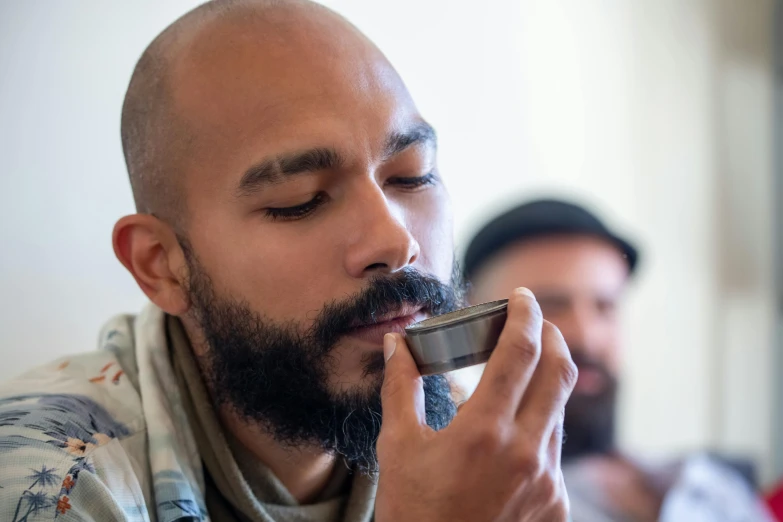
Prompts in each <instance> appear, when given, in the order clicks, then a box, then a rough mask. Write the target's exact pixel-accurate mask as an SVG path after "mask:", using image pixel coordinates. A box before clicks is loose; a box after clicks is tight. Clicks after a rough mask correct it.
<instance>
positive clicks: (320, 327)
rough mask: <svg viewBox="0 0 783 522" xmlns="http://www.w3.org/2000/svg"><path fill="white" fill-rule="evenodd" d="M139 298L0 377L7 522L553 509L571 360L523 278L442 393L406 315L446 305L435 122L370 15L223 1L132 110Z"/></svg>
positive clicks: (415, 516)
mask: <svg viewBox="0 0 783 522" xmlns="http://www.w3.org/2000/svg"><path fill="white" fill-rule="evenodd" d="M122 143H123V150H124V153H125V159H126V162H127V166H128V172H129V175H130V180H131V186H132V189H133V195H134V198H135V202H136V207H137V211H138V212H137V213H136V214H133V215H130V216H126V217H124V218H122V219H120V220H119V221H118V222H117V225H116V227H115V229H114V234H113V245H114V250H115V252H116V255H117V257H118V259H119V260H120V262H121V263H122V264H123V265H124V266H125V267H126V268H127V270H128V271H129V272H130V274H131V275H132V276H133V277H134V279H135V280H136V282H137V283H138V285H139V287H140V288H141V289H142V290H143V291H144V293H145V294H146V295H147V296H148V297H149V299H150V301H151V303H150V305H149V306H148V307H147V308H146V309H145V310H144V311H143V312H141V314H139V315H138V316H119V317H115V318H114V319H112V320H110V321H109V322H108V323H107V324H106V326H105V328H104V329H103V330H102V332H101V334H100V350H98V351H96V352H92V353H86V354H81V355H75V356H73V357H67V358H65V359H61V360H59V361H54V362H51V363H48V364H45V365H43V366H41V367H40V368H38V369H36V370H33V371H31V372H29V373H27V374H25V375H23V376H21V377H20V378H18V379H16V380H14V381H12V382H8V383H4V384H3V385H1V386H0V486H1V487H2V489H0V520H11V521H13V522H19V521H22V520H28V519H33V518H35V519H41V518H47V519H51V518H55V517H56V518H58V519H60V520H96V521H114V520H132V521H142V520H143V521H147V520H158V521H161V522H170V521H175V520H176V521H181V520H188V521H193V520H210V519H211V520H216V521H243V522H244V521H264V522H269V521H286V522H287V521H291V522H293V521H316V520H317V521H327V522H331V521H350V522H358V521H369V520H373V519H374V520H376V521H379V522H391V521H428V522H433V521H434V522H439V521H443V522H446V521H449V522H452V521H459V520H464V521H468V520H469V521H472V522H489V521H546V522H552V521H562V520H566V518H567V516H568V509H569V508H568V499H567V495H566V492H565V489H564V486H563V478H562V473H561V471H560V446H561V442H562V435H561V434H562V419H561V415H562V410H563V408H564V406H565V403H566V401H567V398H568V396H569V394H570V392H571V389H572V387H573V385H574V382H575V381H576V368H575V366H574V364H573V362H572V361H571V359H570V356H569V353H568V349H567V347H566V345H565V343H564V341H563V339H562V336H561V335H560V334H559V332H558V331H557V329H556V328H554V327H553V326H552V325H551V324H549V323H547V322H546V321H544V320H543V319H542V316H541V312H540V309H539V307H538V305H537V303H536V301H535V298H534V297H533V295H532V294H531V293H530V292H529V291H528V290H526V289H516V290H514V291H513V292H510V304H509V318H508V322H507V325H506V328H505V330H504V331H503V334H502V336H501V338H500V340H499V342H498V345H497V349H496V350H495V352H494V353H493V355H492V358H491V359H490V361H489V364H488V367H487V370H486V373H485V376H484V378H483V380H482V382H481V384H480V385H479V389H478V391H476V393H475V394H474V396H473V397H472V398H471V399H470V400H469V401H468V403H467V404H464V405H463V407H462V408H460V410H459V412H458V413H457V411H456V408H455V406H454V404H453V402H452V400H451V395H450V389H449V386H448V383H447V381H446V380H445V379H444V377H443V376H432V377H425V378H422V377H421V375H420V374H419V372H418V370H417V368H416V365H415V364H414V362H413V359H412V357H411V355H410V353H409V351H408V347H407V346H406V343H405V341H404V339H403V338H402V336H401V335H400V334H401V333H402V331H403V329H404V327H405V326H406V325H408V324H410V323H412V322H414V321H417V320H419V319H422V318H425V317H427V316H429V315H432V314H437V313H441V312H445V311H448V310H452V309H454V308H456V307H457V306H459V303H460V295H461V292H460V288H459V285H458V284H457V283H456V281H457V280H458V276H456V275H455V274H454V268H455V267H454V260H453V242H452V216H451V209H450V206H449V198H448V194H447V192H446V189H445V186H444V181H445V173H441V172H439V170H438V168H437V162H436V155H435V152H436V141H435V132H434V131H433V129H432V128H431V127H430V125H428V124H427V122H426V121H425V120H424V119H423V117H422V116H421V115H420V114H419V112H418V111H417V109H416V106H415V105H414V103H413V101H412V100H411V98H410V95H409V94H408V92H407V90H406V88H405V86H404V84H403V82H402V80H401V79H400V78H399V76H398V75H397V73H396V72H395V71H394V69H393V68H392V66H391V65H390V64H389V63H388V62H387V60H386V59H385V58H384V56H383V55H382V54H381V53H380V51H379V50H378V49H377V48H375V47H374V46H373V45H372V43H370V42H369V41H368V40H367V39H366V38H365V37H364V36H363V35H362V34H361V33H359V31H357V30H356V29H355V28H354V27H353V26H351V25H350V24H349V23H347V22H346V21H345V20H344V19H342V18H341V17H339V16H338V15H336V14H334V13H333V12H331V11H329V10H327V9H325V8H324V7H322V6H319V5H317V4H313V3H310V2H307V1H294V0H291V1H282V0H278V1H256V2H252V1H223V2H212V3H208V4H205V5H203V6H201V7H199V8H197V9H195V10H193V11H191V12H190V13H188V14H186V15H185V16H183V17H182V18H180V19H179V20H177V21H176V22H174V24H173V25H171V26H170V27H169V28H167V29H166V30H165V31H164V32H163V33H162V34H161V35H159V36H158V37H157V38H156V39H155V40H154V41H153V42H152V44H151V45H150V46H149V47H148V48H147V50H146V51H145V52H144V54H143V55H142V57H141V59H140V60H139V62H138V65H137V66H136V69H135V71H134V73H133V76H132V79H131V82H130V85H129V87H128V91H127V95H126V98H125V103H124V106H123V109H122Z"/></svg>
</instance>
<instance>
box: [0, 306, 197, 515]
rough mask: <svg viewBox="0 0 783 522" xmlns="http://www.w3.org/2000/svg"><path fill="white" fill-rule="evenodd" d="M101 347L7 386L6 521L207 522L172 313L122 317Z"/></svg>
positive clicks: (1, 492)
mask: <svg viewBox="0 0 783 522" xmlns="http://www.w3.org/2000/svg"><path fill="white" fill-rule="evenodd" d="M99 342H100V350H98V351H96V352H91V353H85V354H81V355H76V356H73V357H66V358H63V359H60V360H57V361H54V362H52V363H49V364H45V365H43V366H41V367H39V368H37V369H34V370H32V371H30V372H27V373H26V374H23V375H21V376H20V377H18V378H16V379H14V380H11V381H8V382H4V383H0V520H1V521H3V522H6V521H8V522H27V521H30V522H32V521H36V520H53V519H57V520H62V521H63V522H67V521H75V520H78V521H93V520H94V521H100V522H107V521H115V520H122V521H132V522H136V521H139V522H141V521H155V520H157V521H159V522H172V521H175V520H177V521H185V522H187V521H201V520H208V515H207V512H206V509H205V504H204V478H203V473H202V467H201V460H200V458H199V455H198V451H197V448H196V443H195V441H194V438H193V434H192V432H191V431H190V429H189V427H188V422H187V419H186V418H185V414H184V412H183V409H182V408H181V407H179V406H178V404H179V403H180V392H179V390H178V388H177V386H176V379H175V378H174V374H173V370H172V367H171V363H170V360H169V356H168V350H167V343H166V334H165V315H164V314H163V312H162V311H161V310H159V309H158V308H156V307H154V306H149V307H148V308H146V309H145V311H144V312H143V313H142V314H141V315H139V316H138V317H133V316H119V317H116V318H114V319H112V320H111V321H109V323H108V324H107V325H106V326H105V327H104V329H103V331H102V332H101V335H100V341H99Z"/></svg>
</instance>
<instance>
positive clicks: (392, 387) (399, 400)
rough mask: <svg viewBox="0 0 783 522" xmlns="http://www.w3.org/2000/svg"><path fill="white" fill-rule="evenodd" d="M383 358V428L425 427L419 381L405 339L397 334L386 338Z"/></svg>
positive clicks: (388, 335)
mask: <svg viewBox="0 0 783 522" xmlns="http://www.w3.org/2000/svg"><path fill="white" fill-rule="evenodd" d="M383 355H384V358H385V359H386V365H385V367H384V372H383V387H382V388H381V403H382V406H383V424H384V426H389V425H394V424H400V423H401V424H404V425H411V424H417V425H426V415H425V410H424V387H423V381H422V378H421V374H420V373H419V369H418V368H417V367H416V362H415V361H414V360H413V356H412V355H411V352H410V350H409V349H408V345H407V343H406V342H405V339H404V338H403V337H402V336H401V335H400V334H391V333H389V334H386V336H384V338H383Z"/></svg>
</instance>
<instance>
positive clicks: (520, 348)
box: [505, 328, 541, 361]
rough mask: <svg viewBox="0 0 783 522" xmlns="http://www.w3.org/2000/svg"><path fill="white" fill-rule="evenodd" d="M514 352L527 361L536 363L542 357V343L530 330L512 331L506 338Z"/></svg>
mask: <svg viewBox="0 0 783 522" xmlns="http://www.w3.org/2000/svg"><path fill="white" fill-rule="evenodd" d="M505 339H506V342H507V343H508V344H509V345H510V347H511V348H512V349H513V350H514V352H515V353H516V354H517V355H518V356H519V357H521V358H522V359H524V360H525V361H535V360H536V359H538V358H539V357H540V355H541V343H540V342H539V339H537V338H536V336H535V334H534V333H533V332H532V331H531V329H530V328H520V329H516V328H514V329H512V330H511V331H509V332H507V334H506V336H505Z"/></svg>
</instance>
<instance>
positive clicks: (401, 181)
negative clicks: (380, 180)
mask: <svg viewBox="0 0 783 522" xmlns="http://www.w3.org/2000/svg"><path fill="white" fill-rule="evenodd" d="M436 181H437V176H435V173H434V172H430V173H429V174H426V175H424V176H413V177H403V176H401V177H396V178H389V180H388V181H387V183H389V184H390V185H395V186H398V187H400V188H402V189H406V190H415V189H418V188H422V187H426V186H427V185H434V184H435V182H436Z"/></svg>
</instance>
